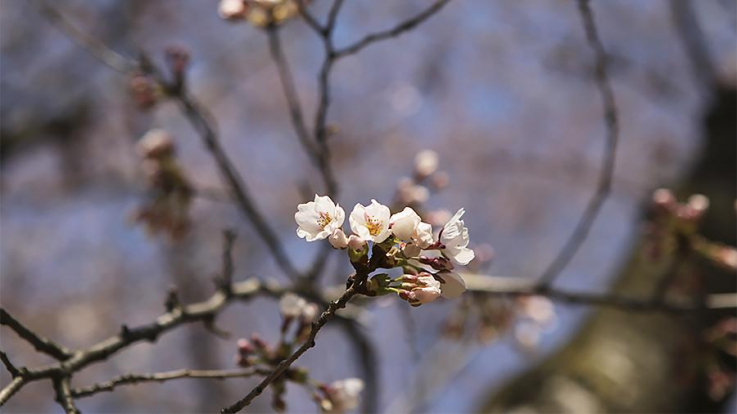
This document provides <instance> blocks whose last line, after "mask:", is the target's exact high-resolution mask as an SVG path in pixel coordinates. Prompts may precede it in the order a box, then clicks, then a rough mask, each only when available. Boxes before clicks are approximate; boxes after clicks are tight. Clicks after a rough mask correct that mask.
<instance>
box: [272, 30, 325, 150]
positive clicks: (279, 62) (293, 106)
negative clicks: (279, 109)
mask: <svg viewBox="0 0 737 414" xmlns="http://www.w3.org/2000/svg"><path fill="white" fill-rule="evenodd" d="M266 34H267V35H268V37H269V52H270V53H271V58H272V59H273V60H274V63H275V64H276V68H277V72H278V73H279V80H280V81H281V85H282V89H283V90H284V97H285V98H286V99H287V105H288V107H289V115H290V117H291V120H292V126H293V127H294V131H295V132H296V134H297V138H299V142H300V144H302V147H303V148H304V150H305V152H306V153H307V155H308V156H309V157H310V160H312V161H313V162H315V163H316V164H317V156H316V151H315V148H314V147H313V144H312V141H311V138H310V133H309V132H308V131H307V126H306V125H305V121H304V115H303V112H302V105H301V104H300V102H299V95H298V94H297V89H296V87H295V86H294V78H293V77H292V71H291V69H290V68H289V63H288V62H287V58H286V56H285V55H284V49H283V48H282V44H281V38H280V37H279V29H278V27H276V26H274V27H269V28H268V29H267V30H266Z"/></svg>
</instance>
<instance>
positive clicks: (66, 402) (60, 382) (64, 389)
mask: <svg viewBox="0 0 737 414" xmlns="http://www.w3.org/2000/svg"><path fill="white" fill-rule="evenodd" d="M54 392H55V393H56V402H58V403H59V405H61V408H63V409H64V412H65V413H67V414H78V413H79V409H78V408H77V407H76V406H75V405H74V398H72V392H71V389H70V387H69V377H61V378H54Z"/></svg>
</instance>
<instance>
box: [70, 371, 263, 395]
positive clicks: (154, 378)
mask: <svg viewBox="0 0 737 414" xmlns="http://www.w3.org/2000/svg"><path fill="white" fill-rule="evenodd" d="M268 373H269V370H267V369H262V368H245V369H229V370H189V369H180V370H176V371H167V372H159V373H155V374H126V375H121V376H119V377H116V378H113V379H111V380H110V381H107V382H101V383H98V384H94V385H90V386H88V387H83V388H75V389H73V390H72V391H71V394H72V396H73V397H74V398H84V397H90V396H92V395H94V394H97V393H99V392H105V391H113V389H115V388H116V387H118V386H120V385H135V384H141V383H148V382H165V381H171V380H176V379H182V378H208V379H219V380H223V379H227V378H247V377H252V376H255V375H267V374H268Z"/></svg>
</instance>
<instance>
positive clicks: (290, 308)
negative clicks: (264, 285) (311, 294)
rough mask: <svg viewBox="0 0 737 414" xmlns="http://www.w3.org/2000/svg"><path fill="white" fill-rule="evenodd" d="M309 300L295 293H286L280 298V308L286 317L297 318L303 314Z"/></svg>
mask: <svg viewBox="0 0 737 414" xmlns="http://www.w3.org/2000/svg"><path fill="white" fill-rule="evenodd" d="M305 306H307V301H306V300H304V299H302V298H301V297H299V296H297V295H295V294H294V293H286V294H284V296H282V297H281V300H279V310H280V311H281V313H282V315H284V317H285V318H296V317H299V316H300V315H301V314H302V311H303V309H304V308H305Z"/></svg>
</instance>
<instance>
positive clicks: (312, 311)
mask: <svg viewBox="0 0 737 414" xmlns="http://www.w3.org/2000/svg"><path fill="white" fill-rule="evenodd" d="M319 314H320V308H318V307H317V305H315V304H314V303H308V304H307V305H305V306H304V307H303V308H302V314H301V315H300V316H299V320H300V321H301V322H302V323H304V324H311V323H312V322H313V321H314V320H315V318H317V315H319Z"/></svg>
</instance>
